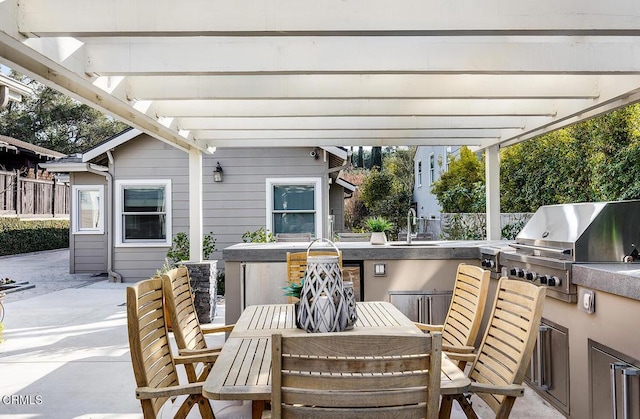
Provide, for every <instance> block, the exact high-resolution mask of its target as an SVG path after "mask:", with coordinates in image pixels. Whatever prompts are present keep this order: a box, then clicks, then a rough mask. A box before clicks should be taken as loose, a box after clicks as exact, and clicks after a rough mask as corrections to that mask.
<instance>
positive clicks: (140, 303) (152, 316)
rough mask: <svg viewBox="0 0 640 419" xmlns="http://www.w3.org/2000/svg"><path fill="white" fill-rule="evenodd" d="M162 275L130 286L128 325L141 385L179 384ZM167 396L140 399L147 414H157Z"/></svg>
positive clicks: (149, 415)
mask: <svg viewBox="0 0 640 419" xmlns="http://www.w3.org/2000/svg"><path fill="white" fill-rule="evenodd" d="M162 298H163V296H162V281H161V280H160V278H153V279H148V280H145V281H141V282H138V283H137V284H135V285H132V286H130V287H127V329H128V333H129V348H130V352H131V362H132V364H133V372H134V375H135V378H136V384H137V386H138V387H151V388H164V387H169V386H175V385H178V374H177V372H176V367H175V364H174V362H173V357H172V355H171V350H170V347H169V340H168V339H167V326H166V322H165V317H164V308H163V305H162V304H163V300H162ZM167 400H168V398H167V397H159V398H157V399H150V400H149V399H147V400H140V402H141V404H142V411H143V413H144V415H145V417H156V416H157V414H158V412H159V411H160V408H161V407H162V405H163V404H164V403H165V402H166V401H167Z"/></svg>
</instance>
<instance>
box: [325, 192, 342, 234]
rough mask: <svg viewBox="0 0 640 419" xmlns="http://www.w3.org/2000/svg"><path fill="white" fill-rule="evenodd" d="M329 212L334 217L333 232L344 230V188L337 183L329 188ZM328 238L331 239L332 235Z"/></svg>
mask: <svg viewBox="0 0 640 419" xmlns="http://www.w3.org/2000/svg"><path fill="white" fill-rule="evenodd" d="M329 214H333V216H334V217H335V219H334V227H333V231H334V233H341V232H344V231H345V228H344V188H342V187H340V186H338V185H332V187H331V189H330V190H329ZM329 238H330V239H331V240H333V237H329Z"/></svg>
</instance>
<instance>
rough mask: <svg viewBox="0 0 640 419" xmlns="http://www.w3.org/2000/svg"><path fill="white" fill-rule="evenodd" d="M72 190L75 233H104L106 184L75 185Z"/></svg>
mask: <svg viewBox="0 0 640 419" xmlns="http://www.w3.org/2000/svg"><path fill="white" fill-rule="evenodd" d="M72 190H73V192H72V198H71V199H72V203H71V211H72V214H71V219H72V220H73V226H72V232H73V234H103V233H104V221H103V219H104V215H103V202H104V199H103V196H104V186H102V185H74V186H73V188H72Z"/></svg>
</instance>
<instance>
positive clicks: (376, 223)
mask: <svg viewBox="0 0 640 419" xmlns="http://www.w3.org/2000/svg"><path fill="white" fill-rule="evenodd" d="M366 225H367V229H369V231H371V240H370V242H371V244H385V243H386V242H387V235H386V234H385V232H386V231H389V230H391V229H392V228H393V223H392V222H391V221H389V220H387V219H386V218H384V217H381V216H377V217H370V218H368V219H367V220H366Z"/></svg>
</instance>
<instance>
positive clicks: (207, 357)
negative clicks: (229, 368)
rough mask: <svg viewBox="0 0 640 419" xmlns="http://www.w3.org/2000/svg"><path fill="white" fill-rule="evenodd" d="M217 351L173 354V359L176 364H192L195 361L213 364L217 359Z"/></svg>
mask: <svg viewBox="0 0 640 419" xmlns="http://www.w3.org/2000/svg"><path fill="white" fill-rule="evenodd" d="M218 355H219V353H215V354H201V355H175V356H174V357H173V361H174V362H175V363H176V364H194V363H197V362H205V363H210V364H213V363H214V362H216V360H217V359H218Z"/></svg>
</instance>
